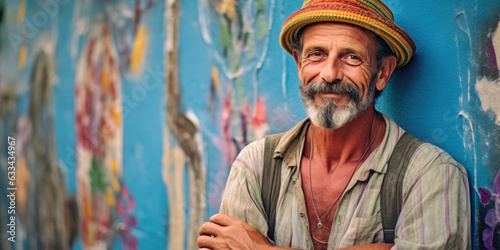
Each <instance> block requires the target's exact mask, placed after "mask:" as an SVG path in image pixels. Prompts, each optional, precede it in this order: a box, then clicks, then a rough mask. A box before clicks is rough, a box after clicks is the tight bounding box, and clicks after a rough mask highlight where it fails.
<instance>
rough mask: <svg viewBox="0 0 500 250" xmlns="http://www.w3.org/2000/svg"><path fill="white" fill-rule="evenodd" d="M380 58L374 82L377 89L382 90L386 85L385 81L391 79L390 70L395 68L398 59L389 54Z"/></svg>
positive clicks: (392, 70)
mask: <svg viewBox="0 0 500 250" xmlns="http://www.w3.org/2000/svg"><path fill="white" fill-rule="evenodd" d="M382 60H383V61H382V65H381V66H380V69H379V71H378V76H377V82H376V84H375V87H376V88H377V90H378V91H382V90H383V89H384V88H385V86H387V82H389V79H391V75H392V72H394V69H396V63H397V60H398V59H397V58H396V56H395V55H389V56H387V57H385V58H384V59H382Z"/></svg>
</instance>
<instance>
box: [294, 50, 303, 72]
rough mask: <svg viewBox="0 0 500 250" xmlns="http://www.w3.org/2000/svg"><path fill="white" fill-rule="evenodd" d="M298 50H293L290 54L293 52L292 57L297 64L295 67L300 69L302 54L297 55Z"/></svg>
mask: <svg viewBox="0 0 500 250" xmlns="http://www.w3.org/2000/svg"><path fill="white" fill-rule="evenodd" d="M299 53H300V52H299V51H297V50H293V52H292V54H293V59H295V63H296V64H297V68H298V69H299V70H300V66H301V65H302V60H301V59H302V56H301V55H299Z"/></svg>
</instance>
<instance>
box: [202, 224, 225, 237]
mask: <svg viewBox="0 0 500 250" xmlns="http://www.w3.org/2000/svg"><path fill="white" fill-rule="evenodd" d="M221 229H222V226H220V225H218V224H215V223H212V222H205V223H203V225H202V226H201V227H200V229H199V230H198V234H199V235H200V236H203V235H204V236H211V235H214V236H218V235H219V232H220V230H221Z"/></svg>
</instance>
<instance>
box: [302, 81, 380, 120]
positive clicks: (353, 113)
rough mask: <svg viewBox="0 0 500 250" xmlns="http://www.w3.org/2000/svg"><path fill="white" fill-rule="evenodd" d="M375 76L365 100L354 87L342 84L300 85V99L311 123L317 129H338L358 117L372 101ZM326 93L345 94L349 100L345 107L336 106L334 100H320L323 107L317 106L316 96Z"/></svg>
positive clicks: (311, 83)
mask: <svg viewBox="0 0 500 250" xmlns="http://www.w3.org/2000/svg"><path fill="white" fill-rule="evenodd" d="M376 75H377V74H374V76H373V77H372V79H371V81H370V85H369V87H368V95H367V97H366V98H363V96H362V93H360V91H359V90H358V89H357V88H356V87H355V86H354V85H352V84H347V83H342V82H337V83H326V82H324V81H313V82H310V83H309V84H308V85H306V86H305V87H304V86H303V85H300V86H299V92H300V98H301V99H302V102H303V103H304V106H305V108H306V112H307V115H308V116H309V117H310V119H311V122H312V123H313V124H314V125H316V126H319V127H323V128H328V129H338V128H340V127H342V126H344V125H345V124H346V123H348V122H350V121H352V120H353V119H354V118H356V117H358V116H359V115H360V114H361V113H363V112H364V111H365V110H366V109H367V108H368V107H369V106H370V104H371V102H372V101H373V99H374V94H373V92H374V91H375V77H376ZM327 93H335V94H347V95H348V96H349V100H348V101H347V103H346V104H345V105H343V106H337V102H336V100H335V99H333V98H322V100H321V101H322V103H323V107H320V106H318V104H317V103H316V101H315V97H316V95H317V94H327Z"/></svg>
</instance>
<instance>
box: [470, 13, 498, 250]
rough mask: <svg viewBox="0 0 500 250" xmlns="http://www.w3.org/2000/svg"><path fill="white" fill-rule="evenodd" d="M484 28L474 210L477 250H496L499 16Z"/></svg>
mask: <svg viewBox="0 0 500 250" xmlns="http://www.w3.org/2000/svg"><path fill="white" fill-rule="evenodd" d="M486 23H487V25H485V26H484V27H483V31H482V32H481V33H480V34H479V37H480V38H481V41H482V43H481V44H480V46H479V52H478V54H479V56H478V60H477V62H478V68H477V77H476V78H477V82H476V83H475V86H474V90H475V91H476V93H477V95H478V97H479V101H480V104H481V105H480V110H481V111H482V112H481V113H480V114H481V118H482V119H483V121H484V122H481V123H480V124H478V125H477V127H478V130H479V134H480V135H479V136H481V138H482V141H481V147H482V151H484V152H485V157H484V158H483V159H482V160H483V161H485V164H486V165H487V166H488V168H487V169H486V171H488V172H487V176H491V178H485V179H484V180H483V181H482V182H481V186H480V187H479V188H478V190H477V192H478V194H479V197H480V205H479V209H478V237H479V247H480V248H482V249H488V250H494V249H500V162H499V161H498V155H499V154H500V150H499V145H500V106H499V102H498V100H497V99H498V96H500V15H498V14H497V15H494V16H493V17H491V18H490V19H489V20H487V22H486Z"/></svg>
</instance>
